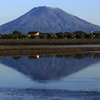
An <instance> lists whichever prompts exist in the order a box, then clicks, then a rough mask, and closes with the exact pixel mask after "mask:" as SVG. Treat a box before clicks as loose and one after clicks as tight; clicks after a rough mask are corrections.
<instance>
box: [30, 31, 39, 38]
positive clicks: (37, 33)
mask: <svg viewBox="0 0 100 100" xmlns="http://www.w3.org/2000/svg"><path fill="white" fill-rule="evenodd" d="M31 35H36V36H38V35H40V32H38V31H31V32H28V36H29V37H30V36H31Z"/></svg>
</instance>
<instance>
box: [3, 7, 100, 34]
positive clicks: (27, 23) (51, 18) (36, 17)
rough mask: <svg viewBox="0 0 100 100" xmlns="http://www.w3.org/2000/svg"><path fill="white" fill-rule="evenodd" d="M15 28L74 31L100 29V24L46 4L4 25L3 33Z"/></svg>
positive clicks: (25, 32)
mask: <svg viewBox="0 0 100 100" xmlns="http://www.w3.org/2000/svg"><path fill="white" fill-rule="evenodd" d="M15 30H18V31H21V32H22V33H24V34H27V32H29V31H40V32H44V33H46V32H53V33H56V32H73V31H85V32H91V31H100V26H97V25H94V24H91V23H89V22H87V21H85V20H83V19H80V18H78V17H76V16H74V15H71V14H68V13H67V12H65V11H63V10H61V9H59V8H52V7H46V6H40V7H35V8H33V9H32V10H30V11H29V12H27V13H26V14H24V15H22V16H21V17H19V18H17V19H15V20H13V21H11V22H8V23H6V24H4V25H2V31H3V33H10V32H13V31H15Z"/></svg>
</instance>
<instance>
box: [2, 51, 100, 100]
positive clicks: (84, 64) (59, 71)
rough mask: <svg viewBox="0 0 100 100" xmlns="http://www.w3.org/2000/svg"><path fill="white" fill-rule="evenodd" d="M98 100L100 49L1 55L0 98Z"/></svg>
mask: <svg viewBox="0 0 100 100" xmlns="http://www.w3.org/2000/svg"><path fill="white" fill-rule="evenodd" d="M13 99H14V100H20V99H21V100H33V99H35V100H66V99H67V100H100V52H92V53H91V52H88V53H87V52H84V53H82V52H81V53H71V54H63V55H60V54H59V55H49V56H47V55H41V56H40V55H32V56H25V57H1V59H0V100H13Z"/></svg>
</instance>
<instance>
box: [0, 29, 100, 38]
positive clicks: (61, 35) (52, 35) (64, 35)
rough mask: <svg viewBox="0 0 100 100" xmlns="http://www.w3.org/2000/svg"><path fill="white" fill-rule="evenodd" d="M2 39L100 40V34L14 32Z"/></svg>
mask: <svg viewBox="0 0 100 100" xmlns="http://www.w3.org/2000/svg"><path fill="white" fill-rule="evenodd" d="M0 38H1V39H97V38H100V32H99V31H98V32H91V33H86V32H83V31H75V32H72V33H70V32H59V33H40V34H39V35H34V34H31V36H29V35H28V34H22V33H21V32H20V31H14V32H13V33H9V34H1V35H0Z"/></svg>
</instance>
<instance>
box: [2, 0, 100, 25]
mask: <svg viewBox="0 0 100 100" xmlns="http://www.w3.org/2000/svg"><path fill="white" fill-rule="evenodd" d="M39 6H47V7H54V8H55V7H58V8H60V9H62V10H64V11H66V12H67V13H69V14H72V15H75V16H77V17H79V18H81V19H84V20H86V21H88V22H91V23H93V24H96V25H99V26H100V0H0V12H1V14H0V25H2V24H5V23H7V22H9V21H12V20H14V19H16V18H18V17H20V16H21V15H23V14H25V13H27V12H28V11H30V10H31V9H33V8H34V7H39Z"/></svg>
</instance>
